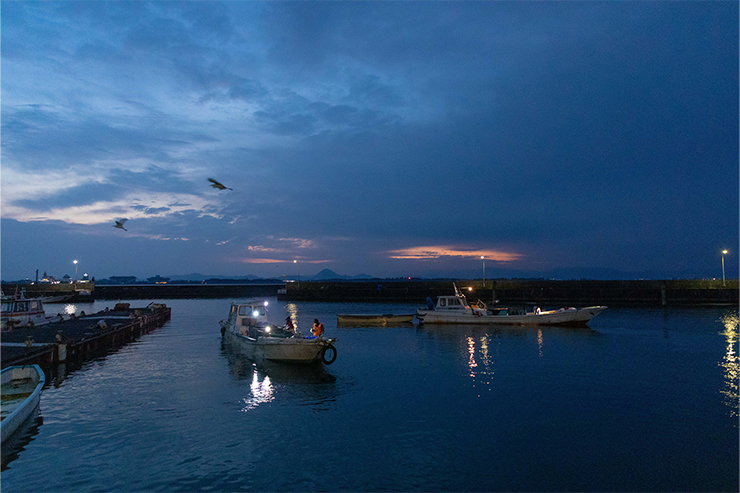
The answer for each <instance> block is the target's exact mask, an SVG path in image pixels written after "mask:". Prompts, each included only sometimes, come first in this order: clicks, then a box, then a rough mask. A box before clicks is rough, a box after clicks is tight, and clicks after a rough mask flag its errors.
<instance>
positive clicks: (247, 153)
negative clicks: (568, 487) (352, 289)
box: [0, 1, 740, 280]
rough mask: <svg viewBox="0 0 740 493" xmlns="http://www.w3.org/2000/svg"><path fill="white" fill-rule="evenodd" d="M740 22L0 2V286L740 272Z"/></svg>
mask: <svg viewBox="0 0 740 493" xmlns="http://www.w3.org/2000/svg"><path fill="white" fill-rule="evenodd" d="M738 18H739V15H738V3H737V2H548V1H545V2H503V1H502V2H494V1H490V2H485V1H484V2H463V1H460V2H431V1H430V2H411V1H407V2H403V1H399V2H349V1H345V2H277V1H275V2H257V1H254V2H246V1H230V2H218V1H203V2H198V1H187V2H177V1H167V2H165V1H155V2H147V1H137V2H97V1H96V2H89V1H82V2H2V4H1V5H0V22H1V28H2V31H1V39H0V42H1V44H0V55H1V57H0V67H1V79H0V98H1V105H0V112H1V113H0V115H1V134H0V137H1V139H2V147H1V154H0V159H1V160H0V180H1V186H0V193H1V195H0V217H1V221H0V238H1V242H0V254H1V263H0V275H1V276H2V279H3V280H16V279H24V278H31V279H33V278H34V276H35V272H36V269H39V271H40V273H43V272H47V273H48V274H49V275H52V276H55V277H58V278H60V277H62V276H63V275H64V274H68V275H70V276H72V277H74V276H75V275H77V276H78V277H81V276H82V274H83V272H84V273H88V274H89V276H92V277H96V278H98V279H102V278H106V277H110V276H137V277H139V278H142V279H143V278H146V277H149V276H153V275H156V274H159V275H162V276H172V275H187V274H190V273H195V272H198V273H202V274H204V275H221V276H245V275H255V276H260V277H278V278H295V277H296V276H297V275H303V276H304V277H309V276H311V275H314V274H316V273H317V272H319V271H321V270H323V269H331V270H332V271H334V272H337V273H339V274H341V275H349V276H354V275H359V274H367V275H371V276H377V277H406V276H412V277H445V276H453V277H454V276H461V277H464V276H470V277H479V276H481V275H485V276H487V277H513V276H532V277H538V276H540V275H544V276H546V277H547V276H556V277H557V276H565V277H568V276H569V275H577V277H578V278H581V277H586V278H594V279H596V278H603V277H607V278H609V277H612V278H641V277H650V276H653V277H658V278H673V277H701V278H721V276H722V265H721V262H722V258H723V255H722V250H723V249H727V250H728V254H727V255H725V256H724V262H725V268H726V275H727V277H728V278H737V277H738V275H737V273H738V250H739V249H740V247H739V244H738V243H739V238H738V230H739V218H738V210H739V207H740V200H739V197H738V190H739V188H740V178H739V176H738V168H739V164H738V156H739V152H740V151H739V148H738V140H739V135H740V133H739V128H738V109H739V108H740V103H739V100H738V87H739V82H738V70H739V69H738V45H739V41H738ZM208 178H214V179H215V180H217V181H219V182H221V183H222V184H223V185H224V186H226V187H228V188H231V189H233V190H230V189H224V190H218V189H215V188H212V187H211V186H210V184H211V183H210V182H209V181H208ZM121 219H127V221H126V222H125V223H124V227H125V230H123V229H118V228H115V227H113V226H114V224H115V221H117V220H121ZM481 257H483V258H481ZM73 260H77V261H78V264H76V265H74V264H73ZM75 269H78V272H77V274H76V273H75ZM574 273H577V274H574Z"/></svg>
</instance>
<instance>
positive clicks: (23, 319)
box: [0, 291, 51, 329]
mask: <svg viewBox="0 0 740 493" xmlns="http://www.w3.org/2000/svg"><path fill="white" fill-rule="evenodd" d="M50 321H51V319H50V318H47V317H46V312H45V311H44V302H43V300H42V299H41V298H30V299H29V298H26V294H25V292H24V291H21V293H20V294H16V295H6V294H3V295H2V309H1V310H0V325H2V328H3V329H5V328H14V327H33V326H35V325H44V324H48V323H49V322H50Z"/></svg>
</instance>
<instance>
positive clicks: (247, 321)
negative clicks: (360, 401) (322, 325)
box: [219, 300, 337, 364]
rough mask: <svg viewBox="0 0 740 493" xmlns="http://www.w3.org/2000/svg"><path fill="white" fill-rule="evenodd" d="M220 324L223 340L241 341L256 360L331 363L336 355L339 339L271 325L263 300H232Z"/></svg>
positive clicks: (243, 351)
mask: <svg viewBox="0 0 740 493" xmlns="http://www.w3.org/2000/svg"><path fill="white" fill-rule="evenodd" d="M219 324H220V325H221V335H222V336H223V337H224V339H228V340H230V341H233V342H236V343H238V344H239V346H240V348H241V350H242V353H243V354H245V355H246V356H248V357H249V358H252V359H255V360H267V361H276V362H281V363H302V364H306V363H314V362H318V361H323V362H324V363H325V364H331V363H333V362H334V360H335V359H336V357H337V350H336V348H335V347H334V343H335V342H336V338H333V339H324V338H323V337H313V336H303V335H302V334H301V333H300V332H298V331H297V330H296V329H295V328H292V329H291V328H289V327H288V326H278V325H274V324H269V323H268V322H267V302H266V301H264V300H253V301H248V302H245V303H232V304H231V308H230V309H229V317H228V318H227V319H226V320H222V321H221V322H219Z"/></svg>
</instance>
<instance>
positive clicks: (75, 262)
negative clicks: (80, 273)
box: [74, 260, 77, 282]
mask: <svg viewBox="0 0 740 493" xmlns="http://www.w3.org/2000/svg"><path fill="white" fill-rule="evenodd" d="M74 264H75V282H77V261H76V260H75V261H74Z"/></svg>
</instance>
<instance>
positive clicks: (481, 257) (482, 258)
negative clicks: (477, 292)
mask: <svg viewBox="0 0 740 493" xmlns="http://www.w3.org/2000/svg"><path fill="white" fill-rule="evenodd" d="M480 259H481V260H482V261H483V289H486V257H484V256H483V255H481V256H480Z"/></svg>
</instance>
